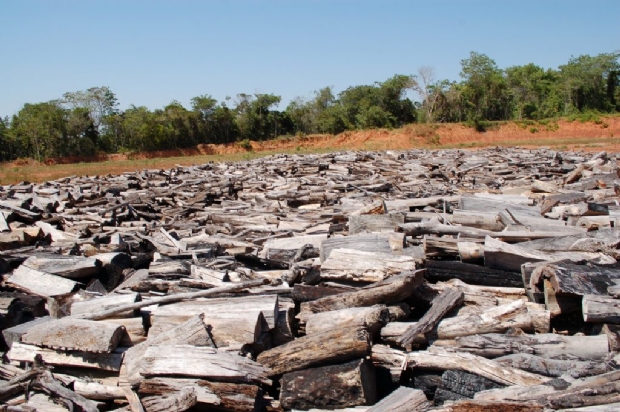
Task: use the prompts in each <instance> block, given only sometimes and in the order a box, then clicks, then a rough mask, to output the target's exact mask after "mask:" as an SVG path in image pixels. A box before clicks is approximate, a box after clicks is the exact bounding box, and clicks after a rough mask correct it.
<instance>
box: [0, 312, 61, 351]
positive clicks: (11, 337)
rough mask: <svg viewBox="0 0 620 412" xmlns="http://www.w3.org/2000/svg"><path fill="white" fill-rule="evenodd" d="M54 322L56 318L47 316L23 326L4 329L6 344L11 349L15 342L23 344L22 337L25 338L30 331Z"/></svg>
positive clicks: (3, 334)
mask: <svg viewBox="0 0 620 412" xmlns="http://www.w3.org/2000/svg"><path fill="white" fill-rule="evenodd" d="M52 320H54V318H52V317H50V316H45V317H42V318H38V319H35V320H33V321H30V322H26V323H22V324H21V325H17V326H13V327H12V328H8V329H4V330H3V331H2V336H3V337H4V342H5V343H6V344H7V345H8V347H9V348H10V347H11V346H12V345H13V342H21V340H22V336H24V334H25V333H26V332H28V331H29V330H30V329H32V328H35V327H36V326H38V325H42V324H44V323H46V322H49V321H52Z"/></svg>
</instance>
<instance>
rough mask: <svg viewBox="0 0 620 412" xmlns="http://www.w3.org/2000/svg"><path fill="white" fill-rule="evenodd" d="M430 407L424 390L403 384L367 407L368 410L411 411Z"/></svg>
mask: <svg viewBox="0 0 620 412" xmlns="http://www.w3.org/2000/svg"><path fill="white" fill-rule="evenodd" d="M430 408H431V404H430V403H429V402H428V400H427V399H426V396H425V395H424V392H422V391H421V390H419V389H412V388H407V387H404V386H403V387H400V388H398V389H396V390H395V391H394V392H392V393H391V394H389V395H388V396H386V397H385V398H383V399H382V400H381V401H379V402H378V403H377V404H375V405H374V406H372V407H370V408H369V409H367V410H366V412H383V411H391V412H410V411H426V410H429V409H430Z"/></svg>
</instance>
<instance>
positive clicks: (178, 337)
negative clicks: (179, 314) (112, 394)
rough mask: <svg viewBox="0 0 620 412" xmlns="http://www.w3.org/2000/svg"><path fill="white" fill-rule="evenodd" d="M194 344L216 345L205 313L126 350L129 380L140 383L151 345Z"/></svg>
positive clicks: (125, 361) (125, 359) (125, 358)
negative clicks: (143, 360) (141, 369)
mask: <svg viewBox="0 0 620 412" xmlns="http://www.w3.org/2000/svg"><path fill="white" fill-rule="evenodd" d="M177 344H181V345H194V346H209V347H214V346H215V345H214V344H213V341H212V340H211V337H210V336H209V333H208V332H207V329H206V327H205V324H204V315H202V314H201V315H195V316H192V317H191V318H190V319H188V320H187V321H186V322H184V323H182V324H180V325H179V326H177V327H174V328H172V329H170V330H168V331H166V332H164V333H161V334H158V335H150V336H149V338H148V339H147V340H146V341H145V342H142V343H140V344H138V345H136V346H134V347H132V348H129V349H128V350H127V351H126V352H125V357H124V365H125V367H126V369H127V380H128V381H129V383H130V384H131V385H134V386H136V385H138V384H140V381H141V379H142V377H141V376H140V363H141V361H142V358H143V356H144V354H145V353H146V350H147V349H148V348H149V346H157V345H168V346H173V345H177Z"/></svg>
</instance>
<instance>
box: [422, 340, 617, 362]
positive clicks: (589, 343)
mask: <svg viewBox="0 0 620 412" xmlns="http://www.w3.org/2000/svg"><path fill="white" fill-rule="evenodd" d="M434 344H435V345H442V346H447V347H450V348H453V349H455V350H458V351H463V352H469V353H473V354H477V355H480V356H484V357H485V358H497V357H500V356H505V355H510V354H513V353H531V354H535V355H537V356H541V357H543V358H547V359H567V358H568V359H575V360H582V361H600V360H601V359H603V358H605V357H606V356H607V355H608V354H609V342H608V338H607V335H604V334H603V335H596V336H578V335H574V336H563V335H558V334H554V333H541V334H537V335H526V334H521V335H501V334H495V333H489V334H485V335H473V336H462V337H459V338H456V339H455V340H454V341H447V342H441V341H437V342H435V343H434Z"/></svg>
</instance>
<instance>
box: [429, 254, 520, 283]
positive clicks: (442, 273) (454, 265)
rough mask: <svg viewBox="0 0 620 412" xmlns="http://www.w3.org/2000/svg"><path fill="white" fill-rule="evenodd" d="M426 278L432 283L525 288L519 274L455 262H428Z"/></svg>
mask: <svg viewBox="0 0 620 412" xmlns="http://www.w3.org/2000/svg"><path fill="white" fill-rule="evenodd" d="M424 277H425V278H426V279H428V280H430V281H432V282H437V281H446V280H450V279H460V280H462V281H463V282H465V283H468V284H471V285H484V286H503V287H523V280H522V279H521V276H520V275H519V274H518V273H514V272H507V271H503V270H494V269H489V268H486V267H484V266H480V265H474V264H471V263H463V262H454V261H442V260H429V261H427V262H426V274H425V275H424Z"/></svg>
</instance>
